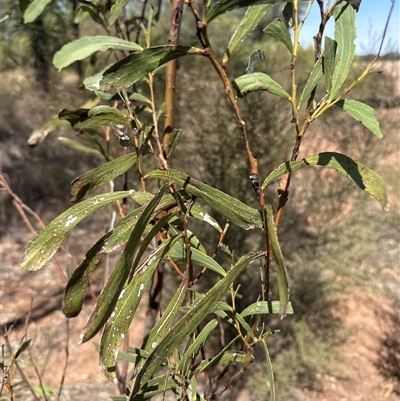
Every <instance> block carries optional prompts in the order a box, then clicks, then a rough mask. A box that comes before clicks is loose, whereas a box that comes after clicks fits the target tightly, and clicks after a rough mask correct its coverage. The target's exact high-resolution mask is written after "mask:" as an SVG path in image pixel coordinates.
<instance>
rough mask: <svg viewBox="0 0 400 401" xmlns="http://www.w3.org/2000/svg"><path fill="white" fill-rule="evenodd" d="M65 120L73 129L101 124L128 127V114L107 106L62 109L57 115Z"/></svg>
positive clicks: (95, 126)
mask: <svg viewBox="0 0 400 401" xmlns="http://www.w3.org/2000/svg"><path fill="white" fill-rule="evenodd" d="M58 116H59V118H60V119H62V120H67V121H69V123H70V124H71V125H72V127H73V128H74V129H88V128H100V127H103V126H112V125H124V126H125V127H130V126H131V122H130V120H129V116H128V115H126V114H125V113H123V112H122V111H120V110H118V109H116V108H114V107H109V106H96V107H93V108H92V109H77V110H67V109H63V110H61V111H60V114H59V115H58Z"/></svg>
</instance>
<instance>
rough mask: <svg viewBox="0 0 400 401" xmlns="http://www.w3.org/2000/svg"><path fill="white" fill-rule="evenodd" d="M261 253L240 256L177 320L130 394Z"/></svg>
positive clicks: (139, 375) (153, 353)
mask: <svg viewBox="0 0 400 401" xmlns="http://www.w3.org/2000/svg"><path fill="white" fill-rule="evenodd" d="M261 255H262V254H261V253H251V254H248V255H245V256H243V257H242V258H240V259H239V261H238V262H237V263H236V264H235V265H234V266H233V267H232V268H231V270H229V272H228V274H227V275H226V276H225V277H224V278H223V279H222V280H220V281H219V282H218V283H217V284H215V285H214V286H213V287H212V288H211V289H210V290H209V291H208V292H207V294H206V295H205V296H204V297H203V298H201V299H200V300H199V301H198V303H196V306H195V307H193V308H192V309H191V310H190V311H189V312H188V313H187V314H186V315H185V316H183V317H182V319H181V320H179V322H178V323H177V324H176V325H175V327H174V328H173V329H172V330H171V331H170V332H169V333H168V334H167V335H166V336H165V337H164V338H163V339H162V340H161V342H160V343H159V344H158V345H157V346H156V347H155V349H154V350H153V352H152V353H151V354H150V355H149V357H148V358H147V360H146V363H145V364H144V366H143V368H142V369H141V370H140V371H139V372H138V375H137V377H136V381H135V386H134V389H133V391H132V395H134V394H135V393H136V392H137V391H138V390H139V389H140V388H141V387H142V386H143V385H144V384H145V383H146V382H147V381H148V380H149V378H150V377H151V376H152V375H153V373H154V372H155V371H156V369H157V368H158V367H159V366H160V364H161V363H162V362H163V360H164V358H165V357H167V355H169V354H170V353H171V352H172V351H173V350H174V349H176V347H177V346H178V345H179V344H180V343H181V342H182V341H183V340H184V339H185V338H186V337H187V336H188V335H189V334H190V333H192V332H193V331H194V330H195V329H196V327H197V326H198V325H199V324H200V323H201V321H202V320H203V319H204V318H205V316H207V315H208V314H209V313H210V312H211V310H212V309H213V307H214V306H215V305H216V304H217V302H218V301H219V299H220V298H221V297H222V296H223V294H225V292H226V291H227V290H228V288H229V286H230V285H231V284H232V283H233V282H234V281H235V280H236V279H237V277H238V276H239V275H240V274H241V273H242V272H243V270H244V269H245V268H246V267H247V266H248V265H249V264H250V263H252V262H253V261H254V260H256V259H257V258H259V257H260V256H261Z"/></svg>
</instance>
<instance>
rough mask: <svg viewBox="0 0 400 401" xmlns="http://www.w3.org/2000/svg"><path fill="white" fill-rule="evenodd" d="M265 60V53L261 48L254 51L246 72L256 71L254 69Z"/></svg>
mask: <svg viewBox="0 0 400 401" xmlns="http://www.w3.org/2000/svg"><path fill="white" fill-rule="evenodd" d="M264 60H265V54H264V52H262V51H261V50H255V51H254V52H253V53H251V56H250V58H249V62H248V63H247V68H246V70H245V72H244V73H245V74H252V73H253V72H254V69H255V67H256V65H257V63H258V62H259V61H264Z"/></svg>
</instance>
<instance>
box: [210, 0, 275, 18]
mask: <svg viewBox="0 0 400 401" xmlns="http://www.w3.org/2000/svg"><path fill="white" fill-rule="evenodd" d="M275 2H276V0H221V1H220V0H212V1H211V5H210V7H209V9H208V12H207V14H206V16H205V19H206V22H207V23H209V22H211V21H212V20H213V19H214V18H216V17H218V16H219V15H222V14H225V13H226V12H227V11H231V10H234V9H235V8H242V7H249V6H254V5H256V4H266V3H275Z"/></svg>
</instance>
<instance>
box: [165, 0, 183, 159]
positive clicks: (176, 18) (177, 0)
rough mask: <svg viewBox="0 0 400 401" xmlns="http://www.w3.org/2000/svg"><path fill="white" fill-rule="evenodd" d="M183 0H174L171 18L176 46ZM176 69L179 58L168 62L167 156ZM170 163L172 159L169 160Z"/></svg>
mask: <svg viewBox="0 0 400 401" xmlns="http://www.w3.org/2000/svg"><path fill="white" fill-rule="evenodd" d="M182 12H183V0H173V1H172V12H171V20H170V27H169V28H170V29H169V37H168V44H169V45H171V46H176V45H177V44H178V43H179V34H180V30H181V23H182ZM176 70H177V60H172V61H170V62H169V63H168V64H167V67H166V71H165V93H164V100H165V105H166V106H165V119H164V136H163V143H162V147H163V153H164V157H165V158H167V157H168V155H169V144H170V142H171V134H172V131H173V130H174V128H175V86H176ZM167 162H168V165H169V164H170V161H169V160H167Z"/></svg>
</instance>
